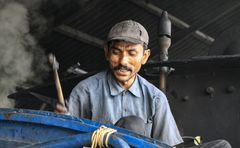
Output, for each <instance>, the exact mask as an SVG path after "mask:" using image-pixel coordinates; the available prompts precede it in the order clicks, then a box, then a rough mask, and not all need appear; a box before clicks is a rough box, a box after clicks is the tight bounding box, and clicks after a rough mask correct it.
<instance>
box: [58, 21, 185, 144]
mask: <svg viewBox="0 0 240 148" xmlns="http://www.w3.org/2000/svg"><path fill="white" fill-rule="evenodd" d="M148 42H149V36H148V33H147V31H146V29H145V28H144V27H143V26H142V25H141V24H139V23H138V22H135V21H132V20H126V21H122V22H120V23H117V24H116V25H115V26H113V27H112V28H111V30H110V32H109V34H108V37H107V42H106V44H105V45H104V50H105V56H106V60H107V61H108V62H109V68H110V69H109V70H106V71H103V72H100V73H98V74H96V75H94V76H91V77H89V78H87V79H85V80H83V81H81V82H80V83H79V84H78V85H77V86H76V87H75V88H74V89H73V90H72V92H71V94H70V98H69V105H68V112H69V113H70V114H71V115H73V116H76V117H82V118H87V119H91V120H95V121H99V122H102V123H107V122H111V123H113V124H115V123H116V122H117V121H118V120H119V119H120V118H122V117H125V116H130V115H134V116H137V117H140V118H142V119H143V120H144V122H145V124H146V135H147V136H148V137H153V138H155V139H158V140H160V141H162V142H164V143H166V144H168V145H171V146H174V145H177V144H179V143H182V142H183V140H182V138H181V136H180V134H179V131H178V128H177V126H176V123H175V120H174V118H173V115H172V113H171V110H170V107H169V104H168V101H167V98H166V96H165V95H164V94H163V93H162V92H161V91H160V90H159V89H158V88H156V87H155V86H154V85H152V84H151V83H149V82H148V81H147V80H145V79H144V78H143V77H141V76H140V75H138V74H137V73H138V71H139V70H140V68H141V66H142V65H144V64H145V63H146V62H147V60H148V57H149V56H150V49H148V47H147V46H148ZM56 110H57V111H58V112H60V113H64V112H65V109H64V108H62V107H61V106H59V105H58V106H57V108H56Z"/></svg>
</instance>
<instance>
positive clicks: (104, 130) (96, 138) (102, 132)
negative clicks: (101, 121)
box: [91, 125, 117, 148]
mask: <svg viewBox="0 0 240 148" xmlns="http://www.w3.org/2000/svg"><path fill="white" fill-rule="evenodd" d="M115 132H117V130H115V129H112V128H108V127H105V126H103V125H102V126H100V127H99V128H98V129H97V130H95V131H94V132H93V134H92V139H91V141H92V146H91V148H96V147H97V146H98V147H100V148H101V147H104V143H105V146H106V147H107V148H108V147H109V146H108V139H109V137H110V135H111V134H113V133H115ZM105 136H106V139H105V141H104V137H105Z"/></svg>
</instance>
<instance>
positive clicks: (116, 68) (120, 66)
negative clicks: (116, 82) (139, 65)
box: [113, 65, 132, 71]
mask: <svg viewBox="0 0 240 148" xmlns="http://www.w3.org/2000/svg"><path fill="white" fill-rule="evenodd" d="M113 70H127V71H132V69H131V68H130V67H127V66H124V65H118V66H116V67H114V68H113Z"/></svg>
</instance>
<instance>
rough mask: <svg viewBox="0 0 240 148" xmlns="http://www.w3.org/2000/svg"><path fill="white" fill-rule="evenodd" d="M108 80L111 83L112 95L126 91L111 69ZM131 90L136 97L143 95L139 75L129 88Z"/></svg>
mask: <svg viewBox="0 0 240 148" xmlns="http://www.w3.org/2000/svg"><path fill="white" fill-rule="evenodd" d="M107 78H108V79H107V81H108V85H109V89H110V94H111V95H112V96H116V95H118V94H120V93H122V92H123V91H125V89H124V88H122V87H121V86H120V85H119V84H118V83H117V81H116V80H115V78H114V76H113V74H112V73H111V72H110V71H109V72H108V76H107ZM128 91H129V92H131V93H132V94H133V95H134V96H136V97H139V98H140V97H141V89H140V85H139V81H138V76H137V77H136V79H135V80H134V82H133V84H132V86H131V87H130V88H129V89H128Z"/></svg>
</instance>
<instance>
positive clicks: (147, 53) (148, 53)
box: [142, 49, 151, 65]
mask: <svg viewBox="0 0 240 148" xmlns="http://www.w3.org/2000/svg"><path fill="white" fill-rule="evenodd" d="M150 55H151V50H150V49H147V50H144V53H143V58H142V65H144V64H145V63H146V62H147V60H148V58H149V56H150Z"/></svg>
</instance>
